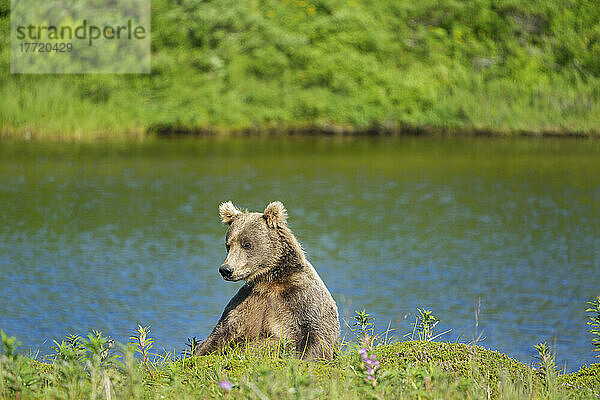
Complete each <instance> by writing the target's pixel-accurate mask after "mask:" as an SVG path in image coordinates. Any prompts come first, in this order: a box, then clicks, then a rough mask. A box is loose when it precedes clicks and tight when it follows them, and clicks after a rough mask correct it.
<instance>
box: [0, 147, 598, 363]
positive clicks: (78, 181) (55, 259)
mask: <svg viewBox="0 0 600 400" xmlns="http://www.w3.org/2000/svg"><path fill="white" fill-rule="evenodd" d="M276 199H277V200H282V201H283V202H284V203H285V205H286V206H287V208H288V212H289V215H290V226H291V228H292V229H293V231H294V232H295V233H296V236H297V237H298V238H299V239H300V241H301V242H302V243H303V245H304V247H305V248H306V250H307V253H308V255H309V258H310V260H311V261H312V262H313V264H314V265H315V267H316V268H317V270H318V271H319V273H320V274H321V276H322V277H323V279H324V281H325V282H326V284H327V285H328V287H329V288H330V290H331V292H332V294H333V295H334V297H335V298H336V300H337V302H338V305H339V307H340V312H341V314H343V315H347V314H348V313H351V312H352V311H353V310H354V309H362V308H366V309H367V310H368V311H370V312H372V313H374V314H375V315H376V317H377V321H378V326H379V327H380V328H381V329H384V328H385V327H387V323H388V322H389V321H392V326H393V327H395V328H396V329H397V331H398V333H399V335H400V336H402V334H403V333H405V332H409V331H410V330H411V327H410V325H409V323H410V321H412V319H413V315H412V313H414V311H415V309H416V307H427V308H430V309H432V310H433V311H434V314H436V315H437V316H439V317H440V318H441V320H442V322H441V323H440V325H439V328H440V332H441V331H443V330H446V329H450V328H451V329H452V332H450V333H449V334H447V335H445V336H444V340H456V338H458V337H460V340H462V341H468V340H469V339H471V338H472V337H473V335H475V327H474V325H475V314H474V309H475V305H476V303H477V301H478V299H479V298H480V299H481V315H480V318H479V319H480V325H479V330H480V331H481V330H482V329H483V330H484V335H485V336H487V339H486V340H485V341H484V342H483V344H484V345H485V346H486V347H489V348H492V349H497V350H500V351H503V352H506V353H508V354H509V355H511V356H514V357H517V358H519V359H520V360H522V361H525V362H530V361H531V355H532V354H533V345H534V344H535V343H537V342H539V341H543V340H549V341H555V342H556V351H557V353H558V359H559V360H561V361H563V362H567V368H568V369H574V368H576V367H578V366H580V365H582V364H583V363H589V362H593V361H594V359H593V357H592V353H591V345H590V344H589V339H590V338H591V335H589V334H587V333H586V330H587V326H586V324H585V313H584V309H585V306H586V305H585V302H586V301H588V300H590V299H591V298H592V297H594V296H596V295H599V294H600V279H599V278H598V277H599V276H600V274H599V271H600V145H599V143H598V142H593V141H576V140H497V139H439V138H437V139H436V138H400V139H392V138H383V139H369V138H361V139H336V138H291V139H286V140H279V139H271V140H267V139H264V140H257V139H244V138H238V139H222V140H217V139H198V140H174V141H150V142H144V143H117V144H115V143H113V144H38V143H0V202H1V203H0V204H1V206H0V221H1V224H0V288H1V290H0V328H2V329H3V330H5V331H6V332H7V333H9V334H11V335H17V336H18V337H19V339H20V340H21V341H23V342H25V343H27V344H29V345H31V346H32V347H33V348H36V347H41V349H42V352H45V351H46V350H47V347H48V346H49V345H50V344H51V340H52V339H56V338H58V337H60V336H62V335H64V334H66V333H67V332H69V331H74V332H78V333H84V332H85V331H86V330H88V329H90V328H95V329H100V330H103V331H104V332H105V333H109V334H111V335H113V336H114V337H116V338H118V339H119V340H121V341H125V340H126V338H127V336H128V335H129V333H130V331H131V330H132V329H133V328H135V326H136V324H137V323H138V322H140V323H143V324H150V325H151V326H152V328H153V334H154V335H155V337H156V338H157V345H158V347H160V346H164V347H166V348H168V349H182V348H183V347H184V343H185V340H186V339H187V337H191V336H197V337H205V336H206V335H207V334H208V333H209V332H210V329H211V328H212V326H213V325H214V323H215V322H216V321H217V319H218V317H219V316H220V313H221V311H222V309H223V307H224V305H225V304H226V302H227V301H228V299H229V298H230V297H231V296H232V295H233V293H234V292H235V291H236V290H237V288H238V287H239V286H240V284H235V283H229V282H224V281H223V280H222V279H221V278H220V276H219V274H218V272H217V268H218V266H219V265H220V263H221V261H222V260H223V258H224V256H225V247H224V234H225V227H224V226H222V225H221V224H220V222H219V218H218V213H217V207H218V204H219V203H220V202H221V201H224V200H233V201H234V202H235V203H236V204H238V205H239V206H241V207H247V208H248V209H251V210H262V209H263V208H264V206H265V205H266V204H267V203H269V202H270V201H272V200H276Z"/></svg>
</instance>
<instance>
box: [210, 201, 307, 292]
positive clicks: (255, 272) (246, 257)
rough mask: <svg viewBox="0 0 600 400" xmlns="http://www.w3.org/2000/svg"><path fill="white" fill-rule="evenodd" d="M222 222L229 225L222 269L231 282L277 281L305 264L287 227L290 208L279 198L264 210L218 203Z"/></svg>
mask: <svg viewBox="0 0 600 400" xmlns="http://www.w3.org/2000/svg"><path fill="white" fill-rule="evenodd" d="M219 214H220V215H221V221H222V222H223V223H224V224H227V225H229V229H228V230H227V236H226V238H225V246H226V248H227V257H226V258H225V261H224V262H223V265H221V267H220V268H219V272H220V273H221V275H222V276H223V279H225V280H228V281H239V280H245V281H246V282H257V281H276V280H278V279H281V278H283V277H284V276H286V275H287V274H289V273H291V272H293V271H294V270H296V269H298V268H301V267H302V265H303V263H304V260H305V259H304V252H303V251H302V248H301V247H300V244H299V243H298V241H297V240H296V238H295V237H294V235H293V234H292V232H291V231H290V229H289V228H288V227H287V211H286V210H285V207H284V206H283V204H282V203H281V202H279V201H274V202H272V203H270V204H269V205H268V206H267V208H265V211H264V212H262V213H258V212H247V211H245V212H242V211H240V210H239V209H238V208H236V207H235V206H234V205H233V203H232V202H231V201H228V202H226V203H222V204H221V205H220V206H219Z"/></svg>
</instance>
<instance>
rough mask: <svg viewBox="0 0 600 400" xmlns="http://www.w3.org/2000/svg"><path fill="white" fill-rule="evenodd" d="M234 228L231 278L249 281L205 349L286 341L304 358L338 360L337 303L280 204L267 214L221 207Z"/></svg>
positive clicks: (226, 266)
mask: <svg viewBox="0 0 600 400" xmlns="http://www.w3.org/2000/svg"><path fill="white" fill-rule="evenodd" d="M219 212H220V215H221V220H222V221H223V223H225V224H228V225H229V230H228V231H227V237H226V247H227V258H226V259H225V262H224V263H223V265H222V266H221V268H220V269H219V272H220V273H221V275H222V276H223V278H224V279H225V280H229V281H238V280H244V281H246V283H245V285H244V286H242V288H241V289H240V290H239V291H238V292H237V294H236V295H235V296H234V297H233V299H231V301H230V302H229V304H227V306H226V307H225V311H224V312H223V315H222V316H221V319H220V320H219V322H218V323H217V326H215V328H214V329H213V331H212V333H211V334H210V336H209V337H208V338H207V339H206V340H205V341H204V342H203V343H202V345H201V346H200V347H199V350H198V352H197V354H200V355H203V354H207V353H210V352H212V351H215V350H219V349H222V348H223V347H224V346H226V345H228V344H231V343H232V342H242V341H245V342H251V341H255V340H273V339H280V338H285V339H287V340H288V341H291V342H292V343H293V344H294V347H295V349H296V353H297V354H298V356H300V357H302V358H325V359H331V358H333V355H334V351H335V348H336V346H337V343H338V339H339V335H340V323H339V318H338V310H337V306H336V304H335V301H334V300H333V298H332V297H331V294H330V293H329V291H328V290H327V287H326V286H325V284H324V283H323V281H322V280H321V278H320V277H319V275H318V274H317V271H315V269H314V268H313V266H312V265H311V264H310V262H308V260H307V259H306V257H305V255H304V251H303V250H302V247H301V246H300V243H298V241H297V240H296V238H295V237H294V234H293V233H292V231H291V230H290V229H289V228H288V227H287V212H286V210H285V207H284V206H283V204H282V203H281V202H279V201H276V202H273V203H271V204H269V205H268V206H267V208H266V209H265V211H264V212H263V213H249V212H242V211H240V210H238V209H237V208H236V207H235V206H234V205H233V203H231V202H230V201H228V202H226V203H223V204H221V206H220V207H219Z"/></svg>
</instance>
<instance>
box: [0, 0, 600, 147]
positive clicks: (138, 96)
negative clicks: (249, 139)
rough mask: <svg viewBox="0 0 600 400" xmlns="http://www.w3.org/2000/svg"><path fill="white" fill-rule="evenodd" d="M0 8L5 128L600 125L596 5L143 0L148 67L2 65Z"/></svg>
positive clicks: (81, 131)
mask: <svg viewBox="0 0 600 400" xmlns="http://www.w3.org/2000/svg"><path fill="white" fill-rule="evenodd" d="M9 4H10V1H9V0H0V32H1V33H2V35H0V96H1V97H2V106H1V107H0V135H1V136H3V137H18V138H37V139H67V140H70V139H89V138H97V137H144V136H146V135H148V134H150V133H153V132H158V133H182V132H192V133H217V134H231V133H240V132H246V133H247V132H254V133H280V132H308V131H312V130H315V131H316V132H321V133H357V132H358V133H398V132H411V133H429V134H439V133H444V134H458V133H467V134H498V135H515V134H522V133H527V134H533V135H543V134H552V135H578V136H596V135H598V133H599V132H600V29H599V28H598V25H597V21H598V20H600V8H599V7H597V6H596V5H595V4H594V3H593V2H581V1H578V2H575V1H574V2H566V3H565V2H563V1H559V0H550V1H546V2H544V3H543V4H540V3H538V2H534V1H532V0H529V1H500V2H491V1H486V0H478V1H474V2H458V1H454V0H444V1H442V2H434V1H420V2H411V1H400V2H398V1H395V0H382V1H378V2H375V3H374V2H370V1H366V0H350V1H346V0H343V1H342V0H315V1H304V0H302V1H299V0H293V1H292V0H289V1H263V2H239V1H229V0H228V1H223V2H219V3H218V4H217V3H214V2H201V1H198V0H190V1H186V2H178V3H174V2H170V1H167V0H153V1H152V53H153V54H152V73H151V74H149V75H11V74H10V72H9V71H10V68H9V67H10V48H9V35H8V32H9V26H10V18H9Z"/></svg>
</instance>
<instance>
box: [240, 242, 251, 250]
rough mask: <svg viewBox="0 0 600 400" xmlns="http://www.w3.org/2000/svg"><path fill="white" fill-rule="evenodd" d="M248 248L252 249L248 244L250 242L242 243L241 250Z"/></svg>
mask: <svg viewBox="0 0 600 400" xmlns="http://www.w3.org/2000/svg"><path fill="white" fill-rule="evenodd" d="M250 247H252V245H251V244H250V242H244V243H242V248H243V249H246V250H248V249H249V248H250Z"/></svg>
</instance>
